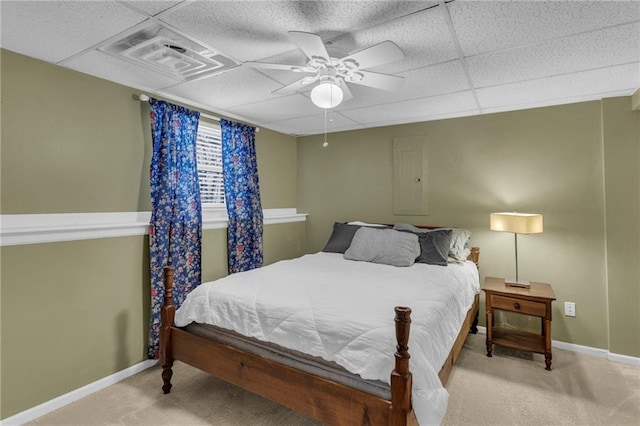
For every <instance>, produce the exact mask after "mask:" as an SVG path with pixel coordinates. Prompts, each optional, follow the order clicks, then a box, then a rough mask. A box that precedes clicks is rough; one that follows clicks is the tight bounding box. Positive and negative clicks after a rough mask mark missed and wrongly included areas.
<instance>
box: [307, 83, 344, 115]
mask: <svg viewBox="0 0 640 426" xmlns="http://www.w3.org/2000/svg"><path fill="white" fill-rule="evenodd" d="M343 97H344V94H343V93H342V89H341V88H340V87H339V86H338V85H337V84H335V83H334V82H332V81H323V82H321V83H320V84H318V85H317V86H316V87H314V88H313V90H311V101H312V102H313V103H314V104H315V105H316V106H318V107H320V108H324V109H329V108H335V107H337V106H338V105H340V103H341V102H342V98H343Z"/></svg>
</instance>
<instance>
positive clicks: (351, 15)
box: [161, 1, 425, 61]
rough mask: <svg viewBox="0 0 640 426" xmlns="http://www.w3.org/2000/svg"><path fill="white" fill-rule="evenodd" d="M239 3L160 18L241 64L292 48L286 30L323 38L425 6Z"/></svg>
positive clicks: (196, 6)
mask: <svg viewBox="0 0 640 426" xmlns="http://www.w3.org/2000/svg"><path fill="white" fill-rule="evenodd" d="M239 4H240V5H242V4H243V2H231V1H224V2H191V3H187V4H186V5H185V6H184V7H181V8H179V9H178V10H176V11H175V12H173V11H169V12H168V13H167V14H166V15H163V16H162V18H161V19H162V20H164V21H165V22H167V23H169V24H171V25H173V26H175V27H177V28H179V29H181V30H182V31H184V32H186V33H188V34H191V35H193V36H195V37H196V38H198V39H200V40H202V41H203V42H205V43H208V44H209V45H211V47H213V48H215V49H219V50H221V51H222V52H224V53H225V54H227V55H230V56H232V57H234V58H235V59H237V60H240V61H247V60H259V59H260V58H266V57H270V56H273V55H276V54H279V53H282V52H286V51H288V50H292V49H297V45H295V44H294V43H293V42H292V41H291V40H290V39H289V36H288V34H287V32H288V31H293V30H295V31H307V32H312V33H316V34H319V35H320V36H321V37H323V39H325V40H326V39H329V38H333V37H336V36H337V35H339V34H342V33H346V32H349V31H353V30H354V29H358V28H364V27H367V26H371V25H377V24H379V23H382V22H385V21H387V20H389V19H393V18H395V17H397V16H402V15H404V14H408V13H412V12H414V11H416V10H419V9H421V8H423V7H425V3H424V2H394V1H376V2H371V1H340V2H335V1H332V2H311V1H305V2H293V1H284V2H283V1H259V2H258V1H256V2H250V3H248V4H250V7H240V6H239ZM245 4H247V3H245ZM381 30H382V31H383V30H384V29H382V28H381ZM363 47H366V46H363Z"/></svg>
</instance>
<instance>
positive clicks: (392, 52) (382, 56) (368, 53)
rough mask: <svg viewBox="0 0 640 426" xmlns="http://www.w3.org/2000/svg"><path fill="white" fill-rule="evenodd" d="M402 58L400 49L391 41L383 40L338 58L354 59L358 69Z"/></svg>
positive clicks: (343, 59) (402, 54)
mask: <svg viewBox="0 0 640 426" xmlns="http://www.w3.org/2000/svg"><path fill="white" fill-rule="evenodd" d="M400 59H404V53H402V50H400V48H399V47H398V46H397V45H396V44H395V43H394V42H392V41H389V40H387V41H383V42H382V43H378V44H374V45H373V46H371V47H367V48H366V49H363V50H361V51H359V52H356V53H353V54H351V55H348V56H345V57H344V58H342V59H340V61H341V62H344V61H346V60H352V61H355V62H356V63H357V64H358V69H360V70H363V69H366V68H371V67H375V66H378V65H382V64H388V63H390V62H395V61H399V60H400Z"/></svg>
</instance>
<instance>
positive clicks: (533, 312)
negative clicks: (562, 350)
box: [482, 277, 556, 370]
mask: <svg viewBox="0 0 640 426" xmlns="http://www.w3.org/2000/svg"><path fill="white" fill-rule="evenodd" d="M482 290H483V291H484V292H485V296H486V297H485V305H486V310H487V356H488V357H490V356H492V350H493V345H494V344H495V345H500V346H506V347H509V348H513V349H519V350H522V351H529V352H535V353H540V354H544V362H545V364H546V370H551V302H553V301H554V300H556V297H555V295H554V293H553V289H552V288H551V285H549V284H544V283H534V282H532V283H531V286H530V287H529V288H521V287H510V286H508V285H506V284H505V282H504V278H491V277H487V278H485V280H484V285H483V286H482ZM495 310H500V311H508V312H516V313H519V314H523V315H529V316H534V317H538V318H540V333H539V334H536V333H530V332H525V331H520V330H516V329H510V328H503V327H496V326H495V324H494V311H495Z"/></svg>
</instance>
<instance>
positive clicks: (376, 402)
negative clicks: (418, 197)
mask: <svg viewBox="0 0 640 426" xmlns="http://www.w3.org/2000/svg"><path fill="white" fill-rule="evenodd" d="M479 256H480V250H479V249H478V248H477V247H473V248H472V251H471V255H470V259H471V260H473V261H474V262H475V263H476V265H478V259H479ZM164 287H165V293H164V306H163V308H162V312H161V317H162V324H161V328H160V364H161V366H162V379H163V382H164V384H163V386H162V390H163V391H164V393H165V394H167V393H169V392H170V391H171V376H172V375H173V371H172V366H173V362H174V361H176V360H178V361H182V362H184V363H185V364H189V365H191V366H193V367H196V368H199V369H200V370H203V371H206V372H208V373H210V374H212V375H214V376H216V377H218V378H220V379H222V380H224V381H227V382H229V383H232V384H234V385H237V386H239V387H241V388H243V389H245V390H248V391H249V392H252V393H255V394H257V395H260V396H263V397H265V398H267V399H270V400H272V401H275V402H277V403H279V404H281V405H284V406H286V407H288V408H291V409H292V410H295V411H297V412H300V413H302V414H305V415H307V416H310V417H313V418H315V419H318V420H321V421H323V422H326V423H328V424H331V425H389V426H408V425H417V424H418V421H417V420H416V417H415V414H414V412H413V409H412V406H411V384H412V376H411V372H410V371H409V358H410V355H409V351H408V349H409V347H408V341H409V330H410V324H411V309H410V308H408V307H396V308H395V325H396V340H397V346H396V352H395V368H394V370H393V371H392V372H391V400H390V401H389V400H386V399H384V398H380V397H377V396H374V395H371V394H368V393H365V392H362V391H360V390H357V389H353V388H350V387H348V386H346V385H343V384H340V383H337V382H333V381H331V380H328V379H324V378H321V377H318V376H315V375H312V374H309V373H306V372H303V371H300V370H297V369H295V368H292V367H288V366H285V365H282V364H279V363H277V362H275V361H271V360H268V359H265V358H262V357H259V356H256V355H253V354H251V353H248V352H245V351H242V350H239V349H237V348H234V347H232V346H228V345H225V344H222V343H218V342H215V341H212V340H208V339H206V338H204V337H200V336H197V335H195V334H192V333H189V332H187V331H185V330H183V329H181V328H178V327H176V326H174V324H173V320H174V316H175V312H176V308H175V306H174V305H173V268H171V267H166V268H165V269H164ZM477 322H478V296H477V295H476V297H475V300H474V303H473V306H472V307H471V309H469V311H468V312H467V316H466V318H465V321H464V323H463V324H462V327H461V329H460V332H459V334H458V337H457V338H456V340H455V343H454V345H453V347H452V349H451V352H450V354H449V356H448V357H447V359H446V361H445V363H444V365H443V366H442V369H441V370H440V373H439V377H440V380H441V382H442V384H443V385H445V384H446V382H447V379H448V377H449V374H450V373H451V369H452V367H453V365H454V364H455V362H456V360H457V359H458V355H459V354H460V351H461V350H462V346H463V344H464V341H465V339H466V337H467V335H468V333H469V331H470V330H471V332H472V333H474V334H475V333H476V332H477V328H476V325H477Z"/></svg>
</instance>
